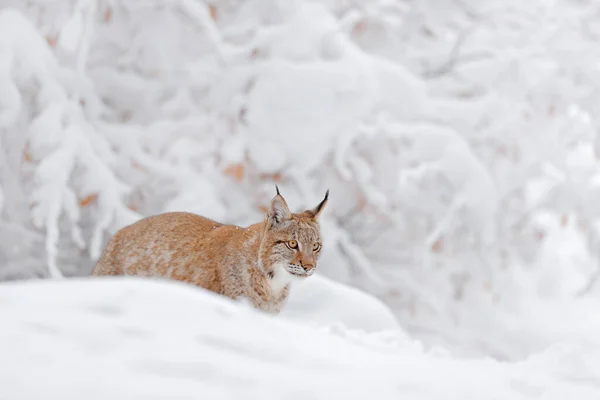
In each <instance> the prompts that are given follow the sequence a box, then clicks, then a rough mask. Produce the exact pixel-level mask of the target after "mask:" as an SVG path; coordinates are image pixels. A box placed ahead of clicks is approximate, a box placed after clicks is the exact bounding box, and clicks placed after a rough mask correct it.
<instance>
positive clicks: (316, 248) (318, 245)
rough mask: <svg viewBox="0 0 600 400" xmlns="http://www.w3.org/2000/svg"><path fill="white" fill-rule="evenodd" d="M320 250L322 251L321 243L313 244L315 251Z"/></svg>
mask: <svg viewBox="0 0 600 400" xmlns="http://www.w3.org/2000/svg"><path fill="white" fill-rule="evenodd" d="M319 250H321V243H315V244H313V251H319Z"/></svg>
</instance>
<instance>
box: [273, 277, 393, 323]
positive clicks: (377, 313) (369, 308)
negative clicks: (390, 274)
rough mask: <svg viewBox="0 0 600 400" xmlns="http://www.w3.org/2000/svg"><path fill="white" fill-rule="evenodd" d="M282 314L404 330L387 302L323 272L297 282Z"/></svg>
mask: <svg viewBox="0 0 600 400" xmlns="http://www.w3.org/2000/svg"><path fill="white" fill-rule="evenodd" d="M281 315H282V316H284V317H288V318H291V319H294V320H297V321H302V322H304V323H307V324H316V325H320V326H325V325H330V324H334V325H335V324H341V325H343V326H344V327H346V328H348V329H353V330H361V331H365V332H377V331H384V330H399V329H400V326H399V325H398V321H397V320H396V317H395V316H394V314H393V312H392V311H391V310H390V308H389V307H388V306H386V305H385V304H384V303H383V302H381V301H380V300H378V299H377V298H375V297H373V296H371V295H369V294H367V293H365V292H362V291H360V290H357V289H354V288H352V287H350V286H346V285H342V284H339V283H337V282H335V281H333V280H331V279H329V278H326V277H324V276H321V275H314V276H312V277H311V278H310V279H306V280H305V281H304V282H301V283H300V284H297V285H295V286H294V287H293V288H292V290H291V291H290V297H289V299H288V303H287V305H286V307H285V308H284V310H283V311H282V312H281Z"/></svg>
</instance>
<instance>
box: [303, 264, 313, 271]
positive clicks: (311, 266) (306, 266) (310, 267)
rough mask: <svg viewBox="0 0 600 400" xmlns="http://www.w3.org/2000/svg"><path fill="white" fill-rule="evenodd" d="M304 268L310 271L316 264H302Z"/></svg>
mask: <svg viewBox="0 0 600 400" xmlns="http://www.w3.org/2000/svg"><path fill="white" fill-rule="evenodd" d="M302 268H304V270H305V271H310V270H311V269H314V268H315V266H314V265H312V264H302Z"/></svg>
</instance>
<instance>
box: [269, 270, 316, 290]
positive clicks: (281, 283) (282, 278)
mask: <svg viewBox="0 0 600 400" xmlns="http://www.w3.org/2000/svg"><path fill="white" fill-rule="evenodd" d="M273 272H274V276H273V278H271V290H272V291H273V292H274V293H279V292H281V291H282V290H283V288H284V287H286V286H287V285H289V284H291V283H292V282H294V281H299V280H302V279H303V278H304V276H296V275H292V274H291V273H290V272H289V271H288V270H287V268H286V266H285V265H284V264H277V265H275V268H273ZM306 276H308V275H306Z"/></svg>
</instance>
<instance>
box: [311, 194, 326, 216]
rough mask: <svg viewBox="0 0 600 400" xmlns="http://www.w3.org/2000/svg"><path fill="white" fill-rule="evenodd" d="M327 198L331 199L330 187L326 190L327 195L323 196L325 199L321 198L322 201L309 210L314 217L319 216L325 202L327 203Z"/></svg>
mask: <svg viewBox="0 0 600 400" xmlns="http://www.w3.org/2000/svg"><path fill="white" fill-rule="evenodd" d="M327 199H329V189H327V192H325V197H324V198H323V200H321V202H320V203H319V204H318V205H317V206H316V207H315V208H313V209H312V210H309V212H310V213H311V214H312V215H313V217H314V218H317V217H318V216H319V214H320V213H321V211H323V208H324V207H325V204H327Z"/></svg>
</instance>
